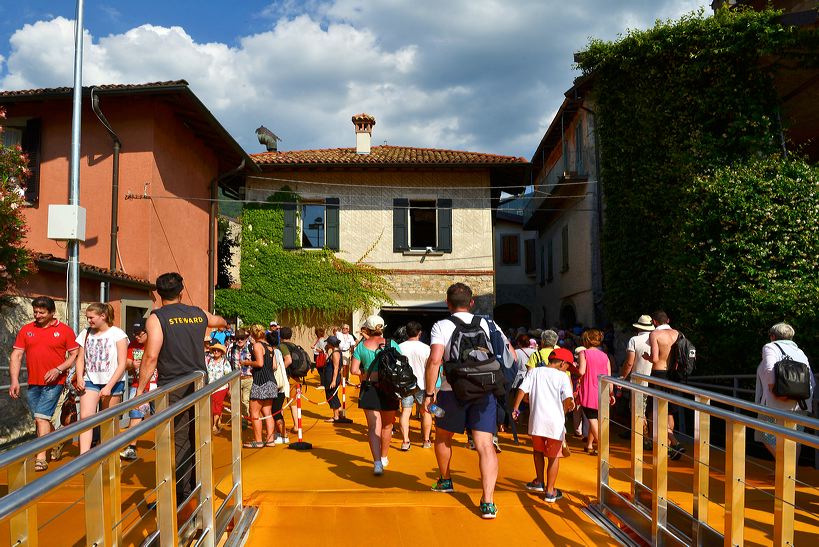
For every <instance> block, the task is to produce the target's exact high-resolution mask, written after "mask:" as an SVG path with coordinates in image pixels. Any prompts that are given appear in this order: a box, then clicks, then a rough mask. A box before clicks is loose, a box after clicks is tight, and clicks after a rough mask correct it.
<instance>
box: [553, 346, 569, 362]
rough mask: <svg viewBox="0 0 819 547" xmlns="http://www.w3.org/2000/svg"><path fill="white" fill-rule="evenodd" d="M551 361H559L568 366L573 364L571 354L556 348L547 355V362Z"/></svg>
mask: <svg viewBox="0 0 819 547" xmlns="http://www.w3.org/2000/svg"><path fill="white" fill-rule="evenodd" d="M552 359H559V360H561V361H566V362H567V363H570V364H572V363H574V355H572V352H571V351H569V350H567V349H566V348H557V349H555V350H552V353H550V354H549V360H552Z"/></svg>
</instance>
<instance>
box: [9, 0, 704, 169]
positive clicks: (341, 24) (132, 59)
mask: <svg viewBox="0 0 819 547" xmlns="http://www.w3.org/2000/svg"><path fill="white" fill-rule="evenodd" d="M75 4H76V3H75V2H74V1H73V0H50V1H45V0H23V1H20V2H14V3H10V2H4V3H3V4H0V56H2V58H0V89H28V88H35V87H54V86H67V85H71V83H72V75H71V66H72V56H73V18H74V9H75ZM709 4H710V2H707V1H702V0H615V1H612V0H573V1H572V2H571V3H569V2H565V1H564V0H515V1H513V2H509V1H508V0H447V1H446V2H441V1H440V0H279V1H277V2H270V1H263V0H235V1H234V2H213V1H206V0H202V1H198V2H196V1H190V0H165V1H163V2H160V1H156V0H139V1H133V2H111V1H95V0H86V2H85V22H86V25H85V26H86V41H85V43H86V46H85V47H86V55H85V63H84V69H83V70H84V73H83V76H84V83H85V84H86V85H90V84H101V83H139V82H149V81H157V80H175V79H180V78H181V79H186V80H188V82H189V83H190V84H191V88H192V89H193V91H194V92H195V93H196V94H197V95H198V96H199V97H200V98H201V99H202V101H203V102H204V103H205V104H206V105H207V106H208V108H209V109H210V110H211V111H212V112H213V113H214V114H215V115H216V117H217V118H218V119H219V120H220V121H221V122H222V124H223V125H224V126H225V127H226V128H227V129H228V131H230V132H231V134H232V135H233V136H234V138H236V140H237V141H239V143H240V144H241V145H242V146H244V147H245V149H246V150H248V151H249V152H258V151H261V150H262V147H261V146H260V145H259V144H258V143H257V142H256V141H255V136H254V134H253V131H254V130H255V129H256V127H258V126H259V125H261V124H264V125H265V126H266V127H268V128H270V129H271V130H273V131H274V132H275V133H276V134H277V135H279V136H281V137H282V138H283V142H282V143H281V144H280V149H284V150H296V149H310V148H331V147H347V146H354V143H355V140H354V134H353V128H352V123H351V122H350V117H351V116H352V115H353V114H356V113H359V112H367V113H369V114H372V115H374V116H375V117H376V120H377V123H376V127H375V131H374V134H373V141H374V144H381V143H383V142H387V143H388V144H393V145H403V146H421V147H434V148H449V149H458V150H472V151H479V152H491V153H499V154H509V155H515V156H524V157H526V158H529V157H530V156H531V154H532V152H533V151H534V149H535V147H536V146H537V143H538V142H539V140H540V138H541V137H542V135H543V132H544V131H545V129H546V128H547V127H548V125H549V122H550V121H551V119H552V117H553V116H554V114H555V111H556V110H557V108H558V106H559V105H560V103H561V101H562V98H563V92H564V91H566V89H568V88H569V87H570V86H571V84H572V79H573V78H574V77H575V76H576V74H575V73H574V72H573V69H572V54H573V52H575V51H578V50H581V49H582V48H583V47H584V46H585V45H586V44H587V43H588V40H589V38H590V37H595V38H603V39H613V38H615V37H616V36H617V35H618V34H620V33H623V32H625V31H626V29H628V28H645V27H648V26H650V25H651V24H653V21H654V20H656V19H658V18H660V19H667V18H676V17H679V16H680V15H682V14H684V13H688V12H690V11H692V10H695V9H697V8H700V7H703V8H707V6H708V5H709ZM111 121H112V123H114V120H111Z"/></svg>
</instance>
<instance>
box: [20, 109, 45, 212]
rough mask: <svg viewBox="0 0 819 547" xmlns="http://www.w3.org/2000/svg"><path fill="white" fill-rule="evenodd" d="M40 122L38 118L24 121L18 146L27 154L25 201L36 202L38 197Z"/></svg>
mask: <svg viewBox="0 0 819 547" xmlns="http://www.w3.org/2000/svg"><path fill="white" fill-rule="evenodd" d="M41 130H42V124H41V123H40V120H39V119H32V120H28V121H27V122H26V129H25V130H24V131H23V139H22V142H21V143H20V147H21V148H22V149H23V152H25V153H26V154H28V168H29V169H30V170H31V176H30V177H29V178H28V180H26V201H27V202H29V203H37V201H38V200H39V199H40V133H41Z"/></svg>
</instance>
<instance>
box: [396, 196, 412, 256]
mask: <svg viewBox="0 0 819 547" xmlns="http://www.w3.org/2000/svg"><path fill="white" fill-rule="evenodd" d="M408 208H409V200H408V199H404V198H396V199H394V200H392V250H393V252H395V253H398V252H401V251H408V250H409V231H408V230H407V215H408Z"/></svg>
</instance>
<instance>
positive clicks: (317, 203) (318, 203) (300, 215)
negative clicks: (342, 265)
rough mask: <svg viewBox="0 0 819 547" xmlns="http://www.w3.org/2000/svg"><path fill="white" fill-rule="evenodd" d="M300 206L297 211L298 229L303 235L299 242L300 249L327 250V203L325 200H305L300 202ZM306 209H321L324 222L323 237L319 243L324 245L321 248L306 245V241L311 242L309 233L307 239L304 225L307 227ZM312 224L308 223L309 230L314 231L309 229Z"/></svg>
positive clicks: (322, 224) (322, 226)
mask: <svg viewBox="0 0 819 547" xmlns="http://www.w3.org/2000/svg"><path fill="white" fill-rule="evenodd" d="M298 206H299V208H298V209H297V211H296V213H297V214H296V229H297V231H298V233H299V234H300V235H301V237H299V242H300V247H299V248H301V249H303V250H305V251H318V250H321V249H324V248H326V247H327V203H325V201H324V200H323V199H303V200H299V203H298ZM305 207H321V213H322V215H321V220H322V222H321V237H320V238H319V241H322V242H323V245H321V246H319V247H307V246H306V245H305V244H304V241H305V239H307V241H309V240H310V239H309V232H308V234H307V235H308V237H307V238H305V233H304V225H305V220H304V208H305ZM311 216H312V215H311ZM311 224H312V223H307V226H308V228H307V229H308V230H311V229H312V228H310V227H309V226H310V225H311Z"/></svg>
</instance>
